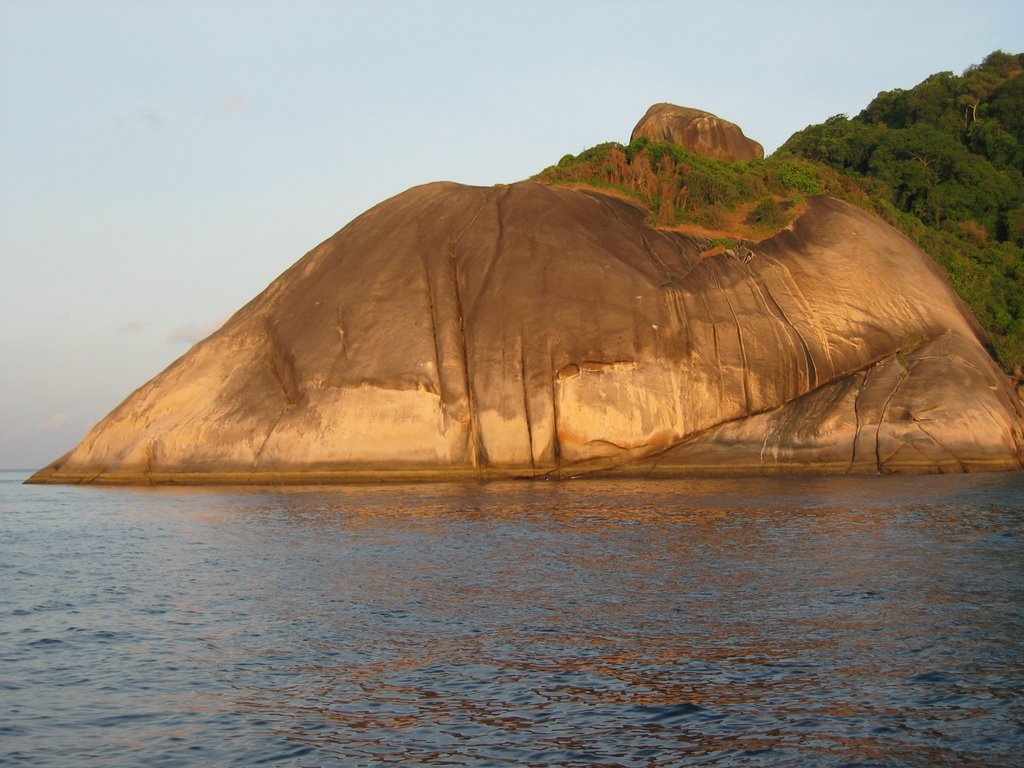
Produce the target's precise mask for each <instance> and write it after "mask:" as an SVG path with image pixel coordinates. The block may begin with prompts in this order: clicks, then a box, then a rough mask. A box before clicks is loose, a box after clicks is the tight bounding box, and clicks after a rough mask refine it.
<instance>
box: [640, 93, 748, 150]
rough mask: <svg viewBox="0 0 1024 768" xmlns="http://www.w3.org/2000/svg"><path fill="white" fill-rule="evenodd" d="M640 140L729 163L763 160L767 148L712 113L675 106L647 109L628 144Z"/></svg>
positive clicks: (666, 105)
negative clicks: (652, 141)
mask: <svg viewBox="0 0 1024 768" xmlns="http://www.w3.org/2000/svg"><path fill="white" fill-rule="evenodd" d="M641 136H646V137H647V138H648V139H653V140H654V141H667V142H669V143H672V144H679V145H680V146H683V147H686V148H688V149H691V150H693V151H694V152H696V153H697V154H699V155H705V156H707V157H712V158H714V159H715V160H725V161H726V162H729V163H738V162H742V161H744V160H760V159H761V158H762V157H764V147H762V146H761V145H760V144H758V143H757V142H756V141H754V140H753V139H748V138H747V137H746V136H744V135H743V130H742V129H741V128H740V127H739V126H738V125H736V124H735V123H730V122H729V121H728V120H723V119H722V118H720V117H718V116H717V115H713V114H711V113H710V112H704V111H703V110H700V109H692V108H690V107H679V106H676V105H675V104H665V103H662V104H655V105H654V106H652V107H651V108H650V109H648V110H647V113H646V114H645V115H644V116H643V117H642V118H640V122H639V123H637V124H636V127H635V128H634V129H633V133H632V134H630V137H629V140H630V142H631V143H632V142H633V141H636V140H637V139H639V138H640V137H641Z"/></svg>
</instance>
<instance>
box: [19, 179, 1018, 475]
mask: <svg viewBox="0 0 1024 768" xmlns="http://www.w3.org/2000/svg"><path fill="white" fill-rule="evenodd" d="M721 251H722V249H721V248H717V249H712V248H711V247H710V244H709V242H708V241H707V240H705V239H703V238H699V237H696V236H692V235H687V234H682V233H678V232H672V231H664V230H659V229H654V228H652V227H651V226H649V225H648V223H647V222H646V220H645V215H644V212H643V211H642V210H640V209H639V208H637V207H635V206H633V205H632V204H630V203H628V202H625V201H622V200H619V199H617V198H613V197H607V196H604V195H601V194H598V193H596V192H590V191H581V190H569V189H565V188H560V187H552V186H545V185H541V184H537V183H532V182H523V183H519V184H513V185H510V186H498V187H493V188H478V187H468V186H461V185H457V184H451V183H436V184H429V185H426V186H422V187H417V188H414V189H411V190H409V191H408V192H405V193H403V194H401V195H398V196H397V197H395V198H392V199H391V200H388V201H386V202H384V203H382V204H380V205H378V206H377V207H375V208H373V209H371V210H370V211H368V212H367V213H365V214H364V215H362V216H360V217H359V218H357V219H356V220H355V221H353V222H352V223H351V224H350V225H348V226H347V227H345V228H344V229H343V230H342V231H341V232H339V233H337V234H336V235H334V236H333V237H331V238H330V239H329V240H327V241H326V242H324V243H323V244H321V245H320V246H318V247H317V248H315V249H314V250H313V251H311V252H310V253H309V254H307V255H306V256H305V257H303V258H302V259H301V260H299V261H298V262H297V263H296V264H295V265H294V266H292V267H291V268H290V269H289V270H288V271H287V272H285V273H284V274H283V275H281V277H279V278H278V279H277V280H275V281H274V282H273V283H272V284H271V285H270V286H269V287H268V288H267V289H266V290H265V291H264V292H263V293H261V294H260V295H259V296H257V297H256V298H255V299H253V300H252V301H251V302H250V303H249V304H247V305H246V306H245V307H243V308H242V309H241V310H239V311H238V312H237V313H236V314H235V315H234V316H233V317H232V318H231V319H230V320H228V322H227V323H226V324H225V325H224V327H223V328H221V329H220V330H219V331H217V332H216V333H214V334H213V335H212V336H210V337H209V338H208V339H206V340H205V341H203V342H200V343H199V344H197V345H196V346H195V347H193V348H192V350H191V351H189V352H188V353H187V354H186V355H185V356H183V357H182V358H180V359H179V360H178V361H176V362H175V363H173V364H172V365H171V366H170V367H169V368H168V369H167V370H165V371H164V372H163V373H161V374H160V375H158V376H157V377H156V378H154V379H153V380H152V381H150V382H149V383H147V384H145V385H144V386H142V387H141V388H140V389H139V390H137V391H136V392H134V393H133V394H132V395H131V396H129V397H128V399H127V400H125V401H124V403H122V404H121V405H120V406H119V407H118V408H117V409H115V410H114V411H113V412H112V413H111V414H110V415H109V416H107V417H106V418H105V419H104V420H103V421H101V422H100V423H99V424H98V425H97V426H96V427H95V428H94V429H93V430H92V431H91V432H90V433H89V435H88V436H87V437H86V438H85V439H84V440H83V441H82V443H81V444H80V445H78V446H77V447H76V448H75V449H74V450H72V451H71V452H70V453H68V454H67V455H66V456H64V457H62V458H61V459H59V460H57V461H56V462H54V463H53V464H52V465H51V466H49V467H47V468H46V469H44V470H42V471H40V472H39V473H37V474H36V475H35V476H34V478H33V479H34V480H35V481H38V482H307V481H308V482H330V481H345V480H366V479H408V478H417V477H423V478H457V477H495V476H561V477H565V476H573V475H578V474H584V473H587V472H605V473H607V472H612V473H637V474H648V473H650V474H675V475H682V474H688V473H699V474H707V473H721V472H729V473H737V474H743V473H763V472H775V471H812V472H813V471H826V472H878V471H884V472H890V471H894V472H901V471H907V472H940V471H941V472H945V471H967V470H970V471H974V470H1005V469H1017V468H1020V466H1021V456H1022V446H1024V436H1022V403H1021V400H1020V399H1019V398H1018V396H1017V394H1016V393H1015V392H1014V390H1013V386H1012V383H1011V382H1010V379H1009V378H1008V377H1007V376H1005V375H1004V374H1003V373H1002V372H1001V371H1000V370H999V369H998V368H997V366H996V365H995V364H994V363H993V362H992V360H991V359H990V357H989V355H988V354H987V353H986V351H985V349H984V348H983V346H982V345H981V343H979V340H978V338H979V336H978V334H979V333H980V331H979V329H978V327H977V325H976V323H975V322H974V320H973V319H972V318H971V317H970V315H969V314H968V312H967V310H966V309H965V308H964V306H963V304H962V303H961V302H960V300H959V299H958V298H957V297H956V296H955V295H954V294H953V292H952V291H951V290H950V288H949V287H948V286H947V284H946V282H945V280H944V277H943V276H942V274H941V273H940V272H939V270H938V268H937V267H936V266H935V265H934V263H933V262H932V261H931V260H930V259H929V258H928V257H927V256H926V255H925V254H924V253H922V252H921V251H920V250H919V249H918V248H917V247H916V246H914V245H913V244H912V243H911V242H910V241H909V240H907V239H906V238H905V237H903V236H902V235H900V234H899V233H897V232H896V231H895V230H893V229H891V228H890V227H889V226H887V225H886V224H884V223H883V222H882V221H881V220H879V219H877V218H875V217H873V216H871V215H869V214H867V213H865V212H863V211H861V210H860V209H857V208H855V207H853V206H851V205H849V204H846V203H842V202H839V201H837V200H834V199H830V198H814V199H812V200H811V201H810V203H809V207H808V210H807V211H806V212H805V213H804V214H803V215H802V216H801V217H800V218H799V219H798V220H797V221H796V222H795V223H794V225H793V226H792V227H791V228H790V229H789V230H784V231H783V232H781V233H780V234H778V235H776V236H774V237H772V238H770V239H768V240H765V241H762V242H759V243H753V242H747V243H743V244H742V245H741V246H739V247H737V248H735V249H731V250H728V251H725V252H724V253H722V252H721ZM709 252H710V254H714V255H709Z"/></svg>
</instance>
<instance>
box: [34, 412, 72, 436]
mask: <svg viewBox="0 0 1024 768" xmlns="http://www.w3.org/2000/svg"><path fill="white" fill-rule="evenodd" d="M68 418H69V416H68V415H67V414H66V413H55V414H53V416H50V417H49V418H48V419H43V420H42V421H41V422H39V423H38V424H37V425H36V430H37V431H39V432H56V431H57V430H58V429H60V428H61V427H63V426H64V425H65V424H67V423H68Z"/></svg>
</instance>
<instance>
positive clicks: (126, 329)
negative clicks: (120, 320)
mask: <svg viewBox="0 0 1024 768" xmlns="http://www.w3.org/2000/svg"><path fill="white" fill-rule="evenodd" d="M145 327H146V323H144V322H142V321H141V320H132V321H131V322H130V323H125V324H124V325H122V326H121V333H135V332H136V331H141V330H142V329H143V328H145Z"/></svg>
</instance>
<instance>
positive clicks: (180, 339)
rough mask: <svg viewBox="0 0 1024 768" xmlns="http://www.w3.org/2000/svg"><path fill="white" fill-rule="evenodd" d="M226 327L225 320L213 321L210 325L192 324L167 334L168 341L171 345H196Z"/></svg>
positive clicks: (179, 327)
mask: <svg viewBox="0 0 1024 768" xmlns="http://www.w3.org/2000/svg"><path fill="white" fill-rule="evenodd" d="M222 325H224V320H223V319H220V320H213V321H211V322H209V323H199V324H196V323H190V324H188V325H180V326H178V327H177V328H174V329H173V330H171V332H170V333H168V334H167V341H168V342H169V343H171V344H195V343H196V342H197V341H202V340H203V339H205V338H206V337H207V336H209V335H210V334H211V333H213V332H214V331H216V330H217V329H218V328H220V327H221V326H222Z"/></svg>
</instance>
